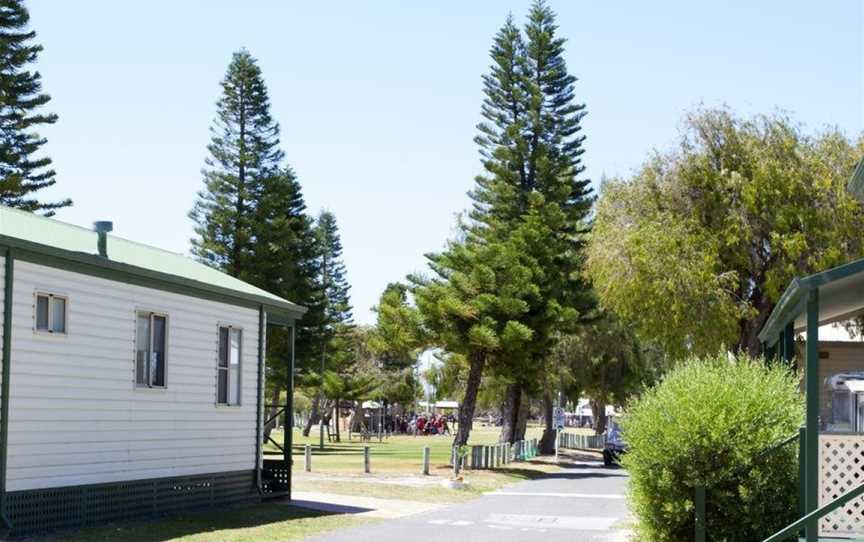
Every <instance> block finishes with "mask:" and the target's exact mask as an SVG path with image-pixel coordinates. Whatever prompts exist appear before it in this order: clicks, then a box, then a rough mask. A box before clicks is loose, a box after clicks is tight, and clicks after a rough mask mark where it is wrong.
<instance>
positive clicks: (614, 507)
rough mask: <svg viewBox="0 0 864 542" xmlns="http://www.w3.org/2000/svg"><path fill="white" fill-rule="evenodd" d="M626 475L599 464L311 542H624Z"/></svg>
mask: <svg viewBox="0 0 864 542" xmlns="http://www.w3.org/2000/svg"><path fill="white" fill-rule="evenodd" d="M626 485H627V474H626V472H625V471H623V470H621V469H606V468H604V467H603V465H602V463H600V462H596V463H595V462H585V463H577V464H574V465H573V467H572V468H568V469H565V470H563V471H561V472H556V473H553V474H549V475H548V476H547V477H544V478H542V479H539V480H531V481H526V482H519V483H517V484H512V485H509V486H507V487H505V488H502V489H500V490H498V491H497V492H495V493H489V494H486V495H484V496H483V497H481V498H479V499H476V500H473V501H470V502H467V503H463V504H458V505H453V506H449V507H446V508H442V509H439V510H435V511H432V512H427V513H421V514H417V515H413V516H409V517H405V518H401V519H393V520H385V521H383V522H379V523H374V524H370V525H364V526H361V527H356V528H351V529H345V530H341V531H336V532H332V533H328V534H325V535H321V536H317V537H313V538H310V539H308V540H309V542H313V541H314V542H358V541H361V542H362V541H368V542H439V541H440V542H452V541H454V540H470V541H471V542H511V541H513V542H516V541H519V542H558V541H562V542H563V541H567V542H581V541H585V542H601V541H602V542H624V541H626V540H627V539H628V533H627V531H626V530H624V529H626V527H627V523H628V513H627V506H626V503H625V500H624V492H625V490H626Z"/></svg>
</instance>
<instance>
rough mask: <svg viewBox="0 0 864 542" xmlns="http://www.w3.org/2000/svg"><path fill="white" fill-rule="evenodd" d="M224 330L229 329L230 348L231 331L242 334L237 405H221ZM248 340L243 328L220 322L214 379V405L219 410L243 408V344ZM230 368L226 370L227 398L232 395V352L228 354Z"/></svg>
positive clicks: (229, 345)
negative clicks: (220, 389) (220, 357)
mask: <svg viewBox="0 0 864 542" xmlns="http://www.w3.org/2000/svg"><path fill="white" fill-rule="evenodd" d="M222 328H228V348H229V349H230V348H231V330H237V331H239V332H240V352H239V353H238V355H239V360H240V367H238V368H237V381H238V382H237V402H236V403H220V402H219V371H220V370H221V369H219V337H220V335H221V334H222ZM245 340H246V332H245V331H244V330H243V326H237V325H234V324H229V323H225V322H219V323H218V324H217V325H216V374H215V378H214V397H215V401H214V404H215V405H216V406H217V407H218V408H239V407H241V406H243V342H244V341H245ZM228 355H229V360H228V367H227V368H226V369H225V372H226V373H227V374H228V378H227V379H226V386H227V389H226V390H225V391H226V393H227V396H229V397H230V395H231V360H230V355H231V354H230V352H229V353H228Z"/></svg>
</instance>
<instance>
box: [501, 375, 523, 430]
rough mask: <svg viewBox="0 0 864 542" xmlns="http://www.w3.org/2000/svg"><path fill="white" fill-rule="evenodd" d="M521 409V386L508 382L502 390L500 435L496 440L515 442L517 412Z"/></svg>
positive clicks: (517, 428)
mask: <svg viewBox="0 0 864 542" xmlns="http://www.w3.org/2000/svg"><path fill="white" fill-rule="evenodd" d="M521 409H522V388H521V387H519V385H518V384H510V385H509V386H507V389H506V390H504V402H503V403H502V404H501V435H500V436H499V437H498V442H501V443H502V444H503V443H505V442H509V443H511V444H512V443H514V442H516V441H517V440H519V439H517V438H516V437H517V435H518V434H519V412H520V410H521Z"/></svg>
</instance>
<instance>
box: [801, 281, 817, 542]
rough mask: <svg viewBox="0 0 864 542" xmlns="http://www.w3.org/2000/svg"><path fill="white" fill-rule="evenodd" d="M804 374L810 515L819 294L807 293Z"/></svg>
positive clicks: (813, 537) (813, 530) (810, 538)
mask: <svg viewBox="0 0 864 542" xmlns="http://www.w3.org/2000/svg"><path fill="white" fill-rule="evenodd" d="M805 359H806V370H805V371H804V382H805V386H804V389H805V392H806V397H807V417H806V423H807V434H806V436H805V440H806V444H807V445H806V447H805V448H806V454H805V459H806V462H805V464H806V469H807V470H806V480H805V483H804V488H805V495H804V496H805V499H804V501H805V505H806V509H805V510H806V512H807V513H810V512H812V511H814V510H816V509H817V508H818V507H819V487H818V485H819V464H818V462H819V290H818V288H814V289H812V290H809V291H808V292H807V354H806V358H805ZM818 525H819V522H818V521H817V520H815V519H814V520H812V521H810V522H809V523H808V524H807V525H806V527H805V528H804V533H805V534H804V536H805V539H806V540H807V542H817V539H818Z"/></svg>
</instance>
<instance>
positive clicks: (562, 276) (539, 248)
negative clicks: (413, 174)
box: [469, 0, 594, 451]
mask: <svg viewBox="0 0 864 542" xmlns="http://www.w3.org/2000/svg"><path fill="white" fill-rule="evenodd" d="M556 31H557V25H556V22H555V14H554V12H553V11H552V10H551V9H550V8H549V7H548V6H547V5H546V3H545V2H544V1H543V0H536V1H535V2H534V3H533V4H532V6H531V9H530V11H529V14H528V22H527V24H526V25H525V28H524V33H523V32H520V30H519V29H518V28H516V26H515V25H514V24H513V21H512V19H510V18H508V20H507V21H506V22H505V24H504V26H503V27H502V29H501V30H500V31H499V32H498V34H497V35H496V37H495V40H494V44H493V47H492V51H491V56H492V61H493V62H492V66H491V68H490V73H489V74H488V75H486V76H485V77H484V93H485V95H486V98H485V100H484V103H483V108H482V114H483V117H484V119H485V120H484V122H482V123H481V124H480V125H479V126H478V131H479V135H478V136H477V138H476V139H475V141H476V142H477V144H478V146H479V147H480V154H481V157H482V158H483V166H484V169H485V173H484V174H483V175H480V176H478V178H477V180H476V183H477V186H476V187H475V189H474V190H473V191H472V192H471V194H470V195H471V197H472V199H473V201H474V207H473V210H472V212H471V215H470V216H471V219H472V223H471V224H470V225H469V236H470V237H471V238H475V239H477V240H479V242H481V243H494V242H496V241H500V240H502V239H506V238H509V237H511V236H513V235H522V236H523V237H524V238H525V239H526V240H528V242H525V243H524V245H525V247H526V249H527V250H528V251H530V257H531V259H533V260H534V262H535V264H536V266H537V267H538V269H542V270H543V272H540V273H535V274H534V275H533V277H534V284H533V286H534V287H535V288H536V289H537V291H536V293H537V294H538V295H537V296H536V301H535V302H534V303H532V304H531V306H530V307H529V310H527V311H526V312H525V313H524V314H523V316H522V318H521V319H520V321H521V323H522V324H523V325H525V326H526V327H527V328H528V329H530V330H531V331H532V334H533V341H532V342H533V348H532V350H531V351H530V352H529V353H528V355H527V356H524V357H519V358H510V359H506V358H500V357H499V359H498V362H497V363H496V370H497V371H498V372H500V373H502V375H504V376H505V377H507V378H509V379H510V381H511V384H510V386H508V392H507V397H506V398H505V403H504V406H505V408H504V409H503V410H504V427H503V431H502V440H506V441H513V440H516V439H517V438H518V437H519V434H520V427H523V428H524V425H523V424H522V423H520V422H519V412H520V411H521V410H522V406H521V404H522V402H523V396H524V394H525V392H529V393H538V392H540V393H542V392H543V390H542V389H541V388H540V387H539V386H538V382H539V380H540V378H539V377H540V375H541V373H542V370H543V367H544V363H545V361H546V359H547V358H548V356H549V354H550V352H551V350H552V348H553V347H554V344H555V341H556V338H557V336H558V334H559V333H560V332H561V331H564V330H566V329H573V328H574V326H577V325H578V324H579V322H580V321H581V320H584V319H586V318H590V317H592V313H593V307H594V298H593V295H592V293H591V288H590V284H589V283H588V281H587V280H586V279H585V277H584V274H583V267H584V257H583V251H584V246H585V243H586V236H587V234H588V231H589V224H588V220H587V219H588V214H589V212H590V210H591V206H592V204H593V201H594V198H593V194H592V189H591V187H590V181H588V180H587V179H582V178H580V175H581V173H582V172H583V171H584V165H583V164H582V158H581V156H582V154H583V152H584V149H583V142H584V139H585V137H584V136H583V135H582V134H581V121H582V118H583V117H584V115H585V105H584V104H581V103H578V102H577V101H576V99H575V82H576V78H575V77H574V76H572V75H570V74H569V73H568V70H567V65H566V61H565V59H564V43H565V40H564V39H563V38H560V37H558V36H557V35H556ZM545 403H546V405H547V406H548V409H549V410H550V412H549V413H548V414H550V415H549V416H547V417H548V418H549V419H550V424H549V427H547V431H546V434H545V435H544V439H543V448H544V450H545V451H549V450H551V449H552V445H553V444H554V431H553V429H552V427H551V401H550V400H548V398H547V401H546V402H545ZM523 431H524V429H523Z"/></svg>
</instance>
